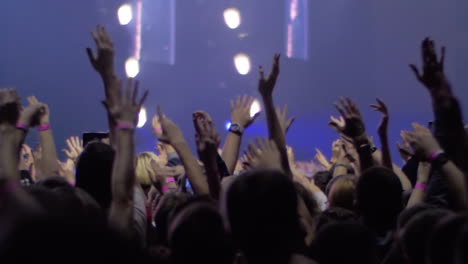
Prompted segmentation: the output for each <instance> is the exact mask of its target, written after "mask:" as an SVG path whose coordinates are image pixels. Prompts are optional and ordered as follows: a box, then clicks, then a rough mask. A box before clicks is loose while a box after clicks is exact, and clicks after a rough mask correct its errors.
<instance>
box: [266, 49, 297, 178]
mask: <svg viewBox="0 0 468 264" xmlns="http://www.w3.org/2000/svg"><path fill="white" fill-rule="evenodd" d="M279 59H280V55H279V54H276V55H275V56H274V58H273V66H272V70H271V73H270V75H269V76H268V78H265V73H264V71H263V67H262V66H260V68H259V73H260V80H259V82H258V90H259V92H260V94H261V95H262V99H263V105H264V109H265V114H266V118H267V125H268V134H269V136H270V139H272V140H273V141H274V142H275V143H276V144H277V145H278V150H279V152H280V155H281V165H282V166H283V169H284V171H285V173H286V174H287V175H289V176H290V177H292V172H291V168H290V167H289V162H288V154H287V151H286V138H285V134H284V131H283V129H282V128H281V124H280V122H279V120H278V116H277V115H276V111H275V104H274V102H273V89H274V88H275V84H276V80H277V79H278V75H279V72H280V68H279Z"/></svg>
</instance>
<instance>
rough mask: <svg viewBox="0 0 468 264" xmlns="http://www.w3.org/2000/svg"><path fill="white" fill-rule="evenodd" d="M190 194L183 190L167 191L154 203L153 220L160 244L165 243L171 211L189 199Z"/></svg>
mask: <svg viewBox="0 0 468 264" xmlns="http://www.w3.org/2000/svg"><path fill="white" fill-rule="evenodd" d="M189 199H190V195H188V194H187V193H183V192H168V193H166V194H164V195H163V196H162V197H161V199H160V200H159V202H158V204H157V205H156V209H155V214H154V222H155V223H156V230H157V233H158V240H159V242H160V243H161V244H163V245H167V230H168V228H169V223H170V222H169V220H170V216H171V214H172V212H173V211H174V210H175V209H176V208H179V207H180V206H181V205H183V204H185V203H186V202H187V201H189Z"/></svg>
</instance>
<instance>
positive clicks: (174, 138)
mask: <svg viewBox="0 0 468 264" xmlns="http://www.w3.org/2000/svg"><path fill="white" fill-rule="evenodd" d="M158 116H159V122H161V128H162V133H161V134H160V135H159V140H161V141H162V142H164V143H167V144H170V145H171V146H172V147H173V148H174V149H175V151H176V152H177V154H178V155H179V157H180V160H181V161H182V164H183V165H184V168H185V173H186V175H187V178H188V179H189V180H190V184H191V185H192V188H193V190H194V192H195V193H196V194H197V195H209V194H210V191H209V188H208V184H207V181H206V178H205V176H204V175H203V171H202V169H201V167H200V165H199V164H198V162H197V159H196V158H195V157H194V156H193V154H192V152H191V151H190V148H189V146H188V144H187V142H186V141H185V139H184V137H183V135H182V132H181V131H180V129H179V127H178V126H177V125H176V124H174V122H172V121H171V120H170V119H168V118H167V117H166V116H164V115H163V113H162V111H161V107H158Z"/></svg>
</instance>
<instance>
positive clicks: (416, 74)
mask: <svg viewBox="0 0 468 264" xmlns="http://www.w3.org/2000/svg"><path fill="white" fill-rule="evenodd" d="M409 67H410V69H411V70H412V71H413V73H414V75H415V76H416V79H418V80H419V81H420V82H422V76H421V74H420V73H419V70H418V67H416V65H414V64H410V65H409Z"/></svg>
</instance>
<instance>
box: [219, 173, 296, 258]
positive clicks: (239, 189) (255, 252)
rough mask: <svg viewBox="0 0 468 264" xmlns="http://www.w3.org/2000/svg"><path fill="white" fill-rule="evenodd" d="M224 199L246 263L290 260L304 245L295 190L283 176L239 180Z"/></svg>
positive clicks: (255, 175)
mask: <svg viewBox="0 0 468 264" xmlns="http://www.w3.org/2000/svg"><path fill="white" fill-rule="evenodd" d="M225 199H226V201H225V203H224V206H225V211H224V212H225V213H226V216H227V219H228V221H229V226H230V229H231V232H232V235H233V238H234V240H235V242H236V244H237V246H238V247H240V249H241V250H242V251H243V252H244V253H245V255H246V257H247V259H251V258H254V259H255V258H258V257H260V258H262V259H263V260H264V261H265V258H266V257H269V258H273V259H275V260H278V259H279V258H289V257H290V254H291V253H292V252H293V251H294V250H295V249H296V248H297V247H298V245H299V244H300V243H301V245H302V243H303V234H302V233H301V227H300V224H299V219H298V212H297V194H296V190H295V188H294V184H293V183H292V181H291V180H290V179H289V178H288V176H286V175H285V174H283V173H282V172H280V171H276V170H254V171H249V172H247V173H245V174H243V175H241V176H238V177H237V178H236V179H235V180H234V182H233V183H232V184H231V185H230V186H229V188H228V189H227V193H226V196H225ZM284 261H286V259H284Z"/></svg>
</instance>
